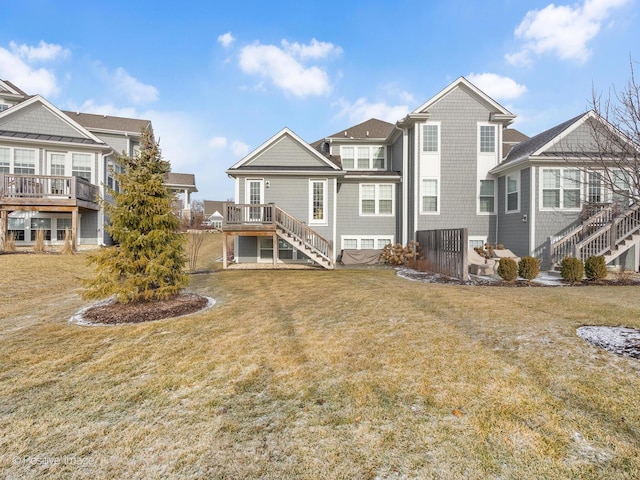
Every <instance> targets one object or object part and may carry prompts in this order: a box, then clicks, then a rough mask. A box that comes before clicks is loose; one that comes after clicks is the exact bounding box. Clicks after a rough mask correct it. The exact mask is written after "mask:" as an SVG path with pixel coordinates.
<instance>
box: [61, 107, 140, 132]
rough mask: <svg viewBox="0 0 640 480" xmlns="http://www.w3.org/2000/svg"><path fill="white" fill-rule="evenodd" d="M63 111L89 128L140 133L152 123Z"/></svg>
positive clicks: (136, 119) (135, 119) (134, 119)
mask: <svg viewBox="0 0 640 480" xmlns="http://www.w3.org/2000/svg"><path fill="white" fill-rule="evenodd" d="M62 113H64V114H65V115H67V116H68V117H69V118H71V119H72V120H73V121H75V122H77V123H79V124H80V125H82V126H83V127H84V128H87V129H89V130H91V129H94V128H96V129H100V130H115V131H118V132H132V133H140V132H142V130H143V129H144V128H146V127H148V126H149V125H150V124H151V121H150V120H142V119H138V118H126V117H112V116H109V115H97V114H94V113H80V112H68V111H64V110H63V111H62Z"/></svg>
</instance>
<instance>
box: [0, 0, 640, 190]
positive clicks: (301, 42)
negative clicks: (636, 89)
mask: <svg viewBox="0 0 640 480" xmlns="http://www.w3.org/2000/svg"><path fill="white" fill-rule="evenodd" d="M639 2H640V0H579V1H576V2H568V1H563V0H559V1H558V2H557V3H550V2H548V1H522V0H486V1H483V2H480V1H477V0H460V1H456V0H448V1H439V0H437V1H435V0H434V1H422V2H420V1H418V2H416V1H415V0H414V1H404V0H400V1H393V0H388V1H384V2H383V1H377V0H374V1H366V2H365V1H351V2H348V1H340V2H338V1H333V0H326V1H322V2H320V1H318V2H311V1H304V0H298V1H295V2H294V1H280V2H278V1H272V2H260V1H256V0H246V1H244V2H201V1H198V2H193V1H189V0H183V1H181V2H158V1H147V0H141V1H135V0H128V1H123V0H109V1H91V0H89V1H87V0H84V1H82V2H81V1H71V0H22V1H21V2H3V6H2V20H3V21H2V29H0V78H2V79H5V80H10V81H12V82H13V83H15V84H16V85H17V86H19V87H20V88H22V89H23V90H25V91H26V92H27V93H30V94H36V93H39V94H41V95H42V96H44V97H45V98H47V99H48V100H49V101H51V102H52V103H53V104H55V105H56V106H58V107H60V108H63V109H68V110H80V111H83V112H88V113H101V114H109V115H119V116H128V117H135V118H145V119H149V120H151V121H152V122H153V125H154V129H155V132H156V136H157V137H159V139H160V146H161V148H162V150H163V155H164V157H165V158H167V159H168V160H170V161H171V164H172V169H173V171H175V172H181V173H195V174H196V181H197V184H198V188H199V190H200V192H199V193H198V194H196V196H195V198H196V199H201V200H203V199H207V200H225V199H227V198H231V197H233V183H232V182H231V180H229V179H228V178H227V176H226V174H225V173H224V171H225V169H227V168H228V167H230V166H231V165H233V164H234V163H235V162H237V161H238V160H239V159H240V158H242V157H243V156H245V155H246V154H247V153H249V152H250V151H251V150H253V149H255V148H257V147H258V146H260V144H262V143H263V142H265V141H266V140H268V139H269V138H270V137H271V136H272V135H273V134H275V133H276V132H278V131H279V130H281V129H282V128H283V127H289V128H290V129H292V130H293V131H294V132H296V133H297V134H298V135H300V136H301V137H302V138H303V139H305V140H306V141H309V142H312V141H315V140H318V139H320V138H322V137H324V136H327V135H331V134H333V133H335V132H338V131H340V130H342V129H345V128H347V127H349V126H351V125H354V124H356V123H359V122H361V121H364V120H366V119H368V118H372V117H375V118H380V119H382V120H387V121H390V122H394V121H395V120H398V119H399V118H401V117H402V116H404V115H405V114H406V113H408V112H409V111H412V110H414V109H415V108H417V107H418V106H420V105H421V104H423V103H424V102H426V101H427V100H428V99H429V98H431V97H432V96H433V95H435V94H436V93H438V92H439V91H440V90H441V89H442V88H444V87H446V86H447V85H448V84H449V83H450V82H451V81H453V80H455V79H456V78H458V77H459V76H465V77H467V78H468V79H469V80H471V81H472V82H474V83H475V84H476V85H477V86H479V87H480V88H482V89H483V90H484V91H485V92H486V93H488V94H489V95H491V96H492V97H493V98H495V99H496V100H497V101H499V102H500V103H502V104H503V105H504V106H505V107H507V108H508V109H510V110H511V111H512V112H513V113H515V114H517V115H518V119H517V120H516V123H515V124H514V127H515V128H518V129H519V130H521V131H522V132H524V133H526V134H528V135H534V134H536V133H539V132H541V131H542V130H545V129H547V128H549V127H552V126H554V125H556V124H558V123H560V122H562V121H564V120H567V119H569V118H571V117H573V116H575V115H577V114H579V113H580V112H582V111H584V110H586V109H587V108H588V107H589V100H590V99H591V93H592V89H593V87H595V88H596V89H597V90H598V91H600V92H604V93H605V94H606V93H607V92H608V91H609V89H610V88H611V87H612V86H614V85H615V86H616V87H618V88H620V87H624V86H625V85H626V82H627V81H628V79H629V73H630V69H629V60H630V57H632V58H633V59H634V60H635V61H640V52H639V51H638V50H639V49H640V19H639V15H638V13H639V12H638V5H639ZM636 71H637V73H640V68H636Z"/></svg>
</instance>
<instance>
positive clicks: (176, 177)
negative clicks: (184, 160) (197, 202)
mask: <svg viewBox="0 0 640 480" xmlns="http://www.w3.org/2000/svg"><path fill="white" fill-rule="evenodd" d="M164 183H165V185H167V186H169V187H187V188H188V189H189V190H190V191H192V192H197V191H198V188H197V187H196V176H195V175H194V174H193V173H174V172H169V173H167V174H165V176H164Z"/></svg>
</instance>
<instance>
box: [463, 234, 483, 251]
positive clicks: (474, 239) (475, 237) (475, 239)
mask: <svg viewBox="0 0 640 480" xmlns="http://www.w3.org/2000/svg"><path fill="white" fill-rule="evenodd" d="M467 241H468V242H469V245H468V247H469V250H471V248H472V247H471V242H482V247H483V248H484V246H485V244H486V243H487V237H482V236H479V235H469V238H468V239H467Z"/></svg>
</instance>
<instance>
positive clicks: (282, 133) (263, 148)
mask: <svg viewBox="0 0 640 480" xmlns="http://www.w3.org/2000/svg"><path fill="white" fill-rule="evenodd" d="M286 137H288V138H290V139H292V140H293V141H294V142H296V143H297V144H299V146H300V147H301V148H303V149H304V150H306V151H307V152H309V154H310V155H311V156H313V157H314V158H316V159H317V160H319V162H320V163H321V166H322V165H324V166H325V167H327V168H328V169H329V170H336V171H340V167H338V166H337V165H336V164H335V163H333V162H331V161H330V160H329V159H328V158H327V157H325V156H324V155H322V154H321V153H320V152H319V151H318V150H316V149H315V148H313V147H312V146H311V145H309V144H308V143H307V142H305V141H304V140H302V138H300V137H299V136H298V135H296V134H295V133H294V132H293V131H292V130H290V129H289V128H287V127H285V128H283V129H282V130H280V131H279V132H278V133H276V134H275V135H274V136H273V137H271V138H270V139H269V140H267V141H266V142H264V143H263V144H262V145H260V146H259V147H258V148H256V149H255V150H254V151H253V152H251V153H250V154H249V155H247V156H245V157H244V158H243V159H241V160H240V161H239V162H237V163H235V164H234V165H233V166H231V168H229V169H228V170H227V173H228V174H230V173H234V172H236V171H238V170H239V169H241V168H242V167H243V166H247V164H248V163H250V162H251V161H252V160H254V159H256V158H257V157H259V156H260V155H261V154H262V153H264V152H266V151H267V150H268V149H269V148H271V147H272V146H274V145H275V144H276V143H278V142H279V141H280V140H281V139H283V138H286Z"/></svg>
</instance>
